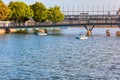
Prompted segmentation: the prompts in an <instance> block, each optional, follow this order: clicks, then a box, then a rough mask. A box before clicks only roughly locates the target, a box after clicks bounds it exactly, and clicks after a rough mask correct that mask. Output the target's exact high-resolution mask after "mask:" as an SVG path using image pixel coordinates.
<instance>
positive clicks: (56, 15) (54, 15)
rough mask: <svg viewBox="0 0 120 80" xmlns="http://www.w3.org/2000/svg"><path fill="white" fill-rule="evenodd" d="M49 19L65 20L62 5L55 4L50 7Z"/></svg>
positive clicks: (53, 20) (54, 21) (54, 20)
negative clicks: (61, 9)
mask: <svg viewBox="0 0 120 80" xmlns="http://www.w3.org/2000/svg"><path fill="white" fill-rule="evenodd" d="M48 20H50V21H52V22H53V23H57V22H59V21H62V20H64V14H63V13H62V12H61V11H60V7H58V6H55V7H50V8H49V9H48Z"/></svg>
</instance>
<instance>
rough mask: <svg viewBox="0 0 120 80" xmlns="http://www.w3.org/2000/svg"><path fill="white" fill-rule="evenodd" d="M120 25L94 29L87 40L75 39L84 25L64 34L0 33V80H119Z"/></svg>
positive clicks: (68, 30)
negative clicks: (116, 34) (109, 34)
mask: <svg viewBox="0 0 120 80" xmlns="http://www.w3.org/2000/svg"><path fill="white" fill-rule="evenodd" d="M116 30H119V28H117V29H110V31H111V36H110V37H107V36H106V35H105V31H106V29H105V28H104V29H100V28H98V29H94V30H93V35H92V36H91V37H89V38H88V39H87V40H78V39H75V37H76V36H77V35H79V33H80V32H81V31H85V30H84V29H81V28H80V29H79V28H71V29H67V30H62V32H61V35H47V36H39V35H35V34H26V35H25V34H6V35H0V80H120V37H117V36H115V32H116Z"/></svg>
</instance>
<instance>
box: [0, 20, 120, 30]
mask: <svg viewBox="0 0 120 80" xmlns="http://www.w3.org/2000/svg"><path fill="white" fill-rule="evenodd" d="M96 26H97V27H100V28H104V26H113V28H114V26H118V27H119V28H120V21H116V20H107V21H106V20H84V21H83V20H76V21H75V20H74V21H69V20H68V21H61V22H58V23H54V24H53V23H30V24H26V23H8V24H7V25H6V24H3V23H0V29H9V28H43V27H84V28H86V30H91V31H92V29H93V28H94V27H96Z"/></svg>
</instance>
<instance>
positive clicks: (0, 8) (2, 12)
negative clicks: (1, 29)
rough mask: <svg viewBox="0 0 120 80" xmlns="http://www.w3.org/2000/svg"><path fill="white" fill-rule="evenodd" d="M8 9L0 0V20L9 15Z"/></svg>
mask: <svg viewBox="0 0 120 80" xmlns="http://www.w3.org/2000/svg"><path fill="white" fill-rule="evenodd" d="M9 12H10V9H9V8H8V6H7V5H5V4H4V3H3V2H2V0H0V20H4V19H6V18H7V16H8V15H9Z"/></svg>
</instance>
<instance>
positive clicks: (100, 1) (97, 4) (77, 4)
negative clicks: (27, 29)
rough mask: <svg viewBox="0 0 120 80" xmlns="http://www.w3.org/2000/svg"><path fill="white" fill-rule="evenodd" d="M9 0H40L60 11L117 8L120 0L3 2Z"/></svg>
mask: <svg viewBox="0 0 120 80" xmlns="http://www.w3.org/2000/svg"><path fill="white" fill-rule="evenodd" d="M10 1H23V2H25V3H27V4H33V3H35V2H36V1H37V2H42V3H43V4H44V5H45V6H46V7H47V8H49V7H54V6H55V5H58V6H60V8H61V10H62V11H63V10H64V11H67V10H71V11H73V10H79V11H91V10H94V11H96V10H101V11H102V10H118V9H119V7H120V0H3V2H4V3H5V4H9V2H10Z"/></svg>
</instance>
